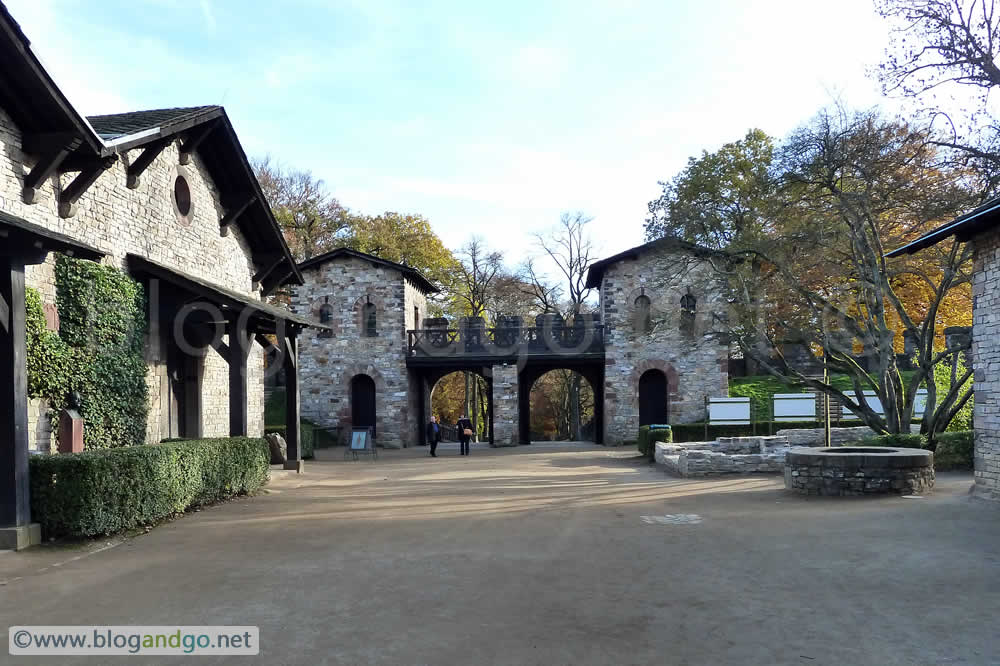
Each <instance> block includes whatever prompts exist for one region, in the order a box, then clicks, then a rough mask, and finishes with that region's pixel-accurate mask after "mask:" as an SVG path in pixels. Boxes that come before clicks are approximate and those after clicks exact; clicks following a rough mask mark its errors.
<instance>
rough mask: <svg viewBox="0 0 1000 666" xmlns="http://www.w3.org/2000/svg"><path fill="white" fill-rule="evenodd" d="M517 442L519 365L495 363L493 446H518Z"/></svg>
mask: <svg viewBox="0 0 1000 666" xmlns="http://www.w3.org/2000/svg"><path fill="white" fill-rule="evenodd" d="M517 444H518V436H517V366H516V365H514V364H512V365H507V366H504V365H495V366H493V446H517ZM525 444H527V442H525Z"/></svg>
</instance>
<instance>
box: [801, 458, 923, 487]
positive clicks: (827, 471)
mask: <svg viewBox="0 0 1000 666" xmlns="http://www.w3.org/2000/svg"><path fill="white" fill-rule="evenodd" d="M824 451H831V449H824ZM870 451H871V450H870ZM784 474H785V488H787V489H788V490H793V491H795V492H798V493H801V494H803V495H878V494H888V493H895V494H899V495H911V494H919V493H923V492H926V491H928V490H930V489H931V488H933V487H934V454H932V453H931V452H930V451H924V450H922V449H883V450H880V451H877V452H876V453H875V454H871V453H869V452H866V451H864V450H863V449H862V450H861V451H859V452H858V453H856V454H852V453H838V452H834V453H825V454H824V453H819V452H816V451H814V450H812V449H807V448H798V449H794V448H793V449H789V451H788V453H787V455H786V456H785V466H784Z"/></svg>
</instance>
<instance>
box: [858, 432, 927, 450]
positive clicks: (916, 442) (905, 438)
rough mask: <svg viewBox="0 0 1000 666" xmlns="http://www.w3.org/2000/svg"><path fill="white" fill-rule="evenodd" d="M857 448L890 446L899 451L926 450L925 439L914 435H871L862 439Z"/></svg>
mask: <svg viewBox="0 0 1000 666" xmlns="http://www.w3.org/2000/svg"><path fill="white" fill-rule="evenodd" d="M858 446H892V447H897V448H901V449H926V448H927V438H926V437H924V436H923V435H918V434H914V433H898V434H895V435H873V436H871V437H865V438H864V439H862V440H861V443H860V444H859V445H858Z"/></svg>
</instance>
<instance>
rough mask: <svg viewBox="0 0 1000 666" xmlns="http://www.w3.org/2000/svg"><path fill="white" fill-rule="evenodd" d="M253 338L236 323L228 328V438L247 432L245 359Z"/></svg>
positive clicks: (244, 434)
mask: <svg viewBox="0 0 1000 666" xmlns="http://www.w3.org/2000/svg"><path fill="white" fill-rule="evenodd" d="M252 345H253V338H251V337H250V335H248V334H247V331H246V327H245V326H242V325H240V323H239V322H237V324H236V325H234V326H231V327H230V328H229V354H228V359H227V360H228V361H229V436H230V437H246V436H247V434H248V433H249V432H250V431H249V427H250V426H249V424H250V412H249V410H248V408H247V398H248V396H249V389H248V387H249V382H248V372H247V365H248V364H247V359H248V358H249V357H250V349H251V347H252Z"/></svg>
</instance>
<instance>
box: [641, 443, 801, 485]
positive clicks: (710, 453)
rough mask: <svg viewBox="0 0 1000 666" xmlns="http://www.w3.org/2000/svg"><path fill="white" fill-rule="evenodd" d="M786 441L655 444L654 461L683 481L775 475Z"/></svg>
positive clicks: (782, 462) (778, 470)
mask: <svg viewBox="0 0 1000 666" xmlns="http://www.w3.org/2000/svg"><path fill="white" fill-rule="evenodd" d="M787 450H788V439H787V438H785V437H781V436H778V435H772V436H760V437H720V438H719V439H717V440H715V441H713V442H683V443H678V444H674V443H671V442H658V443H657V444H656V451H655V454H654V458H655V460H656V462H657V464H658V465H660V466H661V467H663V469H664V471H666V472H667V473H669V474H674V475H676V476H683V477H705V476H721V475H726V474H779V473H781V471H782V470H783V469H784V463H785V452H786V451H787Z"/></svg>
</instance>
